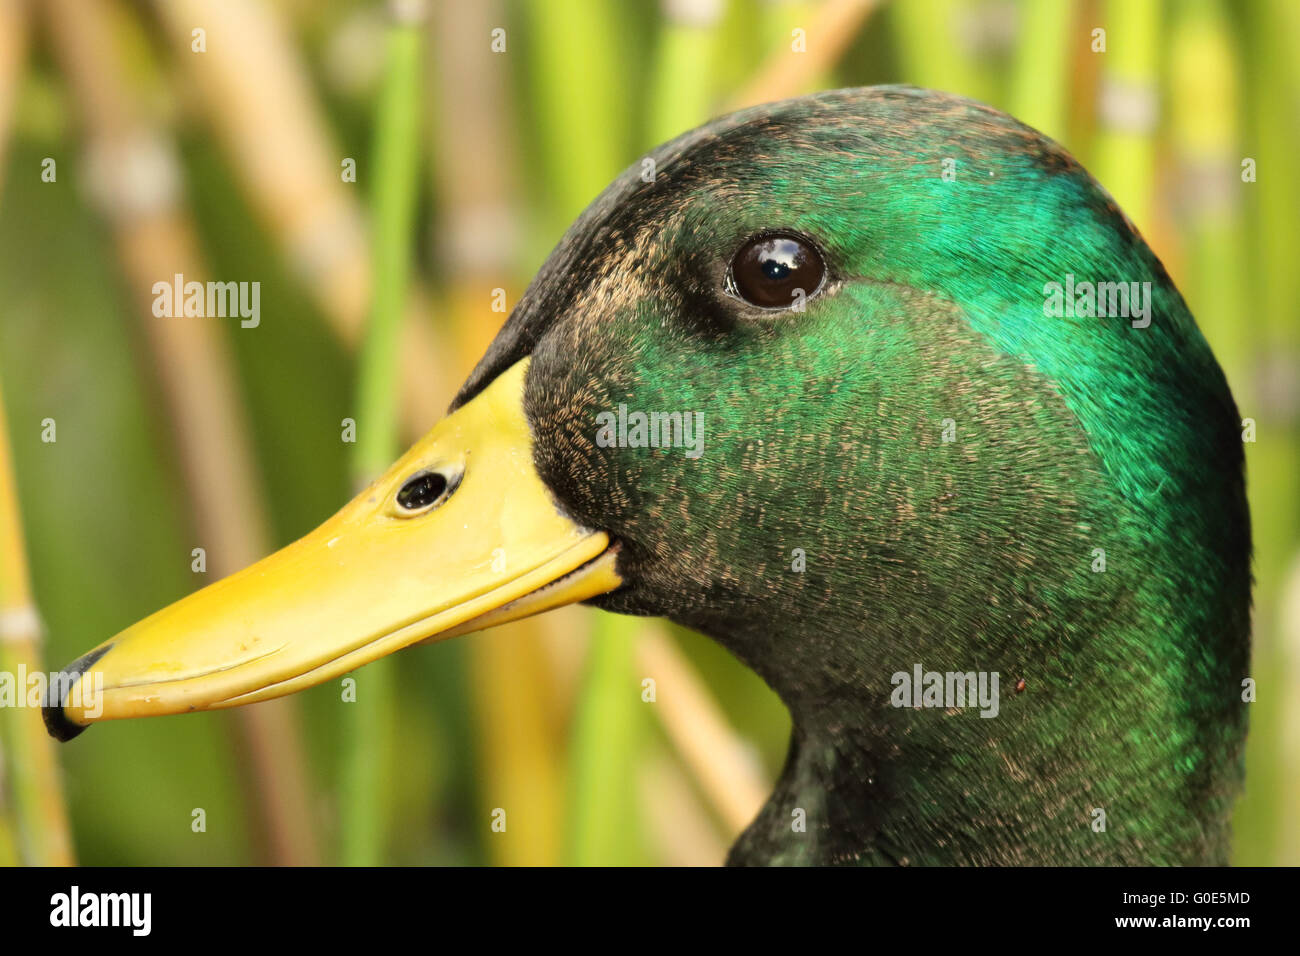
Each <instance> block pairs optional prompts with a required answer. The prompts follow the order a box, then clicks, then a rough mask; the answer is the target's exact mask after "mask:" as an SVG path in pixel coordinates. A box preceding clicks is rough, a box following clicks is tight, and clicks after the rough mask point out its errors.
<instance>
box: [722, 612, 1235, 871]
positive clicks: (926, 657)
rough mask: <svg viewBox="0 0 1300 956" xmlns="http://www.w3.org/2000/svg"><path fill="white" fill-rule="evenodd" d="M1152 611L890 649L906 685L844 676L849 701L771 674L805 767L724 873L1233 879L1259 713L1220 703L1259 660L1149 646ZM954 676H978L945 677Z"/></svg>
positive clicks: (785, 776) (915, 641)
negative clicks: (1067, 869) (1238, 800)
mask: <svg viewBox="0 0 1300 956" xmlns="http://www.w3.org/2000/svg"><path fill="white" fill-rule="evenodd" d="M1141 605H1142V602H1135V601H1126V602H1122V603H1121V604H1120V605H1119V606H1115V605H1110V606H1107V605H1105V604H1092V605H1091V606H1090V607H1089V608H1078V609H1076V617H1075V618H1074V619H1073V621H1071V624H1074V625H1078V626H1077V627H1070V628H1069V629H1068V630H1062V629H1061V626H1060V622H1059V621H1057V622H1055V623H1053V622H1052V621H1050V620H1046V619H1045V620H1044V621H1042V622H1041V623H1039V624H1037V625H1027V626H1025V627H1024V628H1023V629H1022V630H1018V631H1016V632H1011V631H1008V632H1006V633H1001V634H999V633H997V632H989V631H984V632H983V633H982V635H981V640H980V641H978V642H972V641H967V640H962V639H950V640H948V641H938V640H933V639H931V640H926V639H924V638H923V637H922V636H921V635H912V636H911V637H909V638H908V639H907V640H906V641H903V642H893V641H891V642H890V643H891V644H892V645H893V646H900V647H906V648H908V649H909V651H908V652H907V654H904V655H894V654H890V655H889V656H890V658H891V659H892V658H893V657H895V656H898V657H899V660H898V661H897V662H894V661H892V660H891V665H892V664H895V663H896V664H897V665H898V666H897V667H896V669H894V668H893V667H892V666H888V667H881V666H879V665H873V666H871V667H867V666H862V667H854V666H852V665H851V664H850V665H846V666H844V667H843V669H842V671H843V679H842V680H841V681H839V682H838V683H836V684H833V685H822V686H816V685H812V684H800V685H797V686H796V685H792V684H790V683H789V682H787V681H785V680H783V675H780V674H777V673H766V674H764V675H763V676H764V677H765V678H767V679H768V681H769V683H772V684H773V686H774V687H776V689H777V691H778V693H780V694H781V696H782V698H783V699H784V700H785V702H786V704H787V706H788V707H789V709H790V712H791V716H792V719H793V725H794V726H793V731H792V736H791V742H790V749H789V753H788V756H787V758H786V763H785V768H784V770H783V772H782V774H781V776H780V779H779V781H778V783H777V786H776V788H775V791H774V793H773V794H772V797H771V798H770V800H769V801H768V802H767V804H766V805H765V806H764V807H763V808H762V810H761V812H760V813H759V815H758V817H757V818H756V819H755V821H754V822H753V824H752V825H751V826H750V827H749V828H748V829H747V830H746V831H745V833H744V834H743V835H742V837H741V838H740V840H739V841H738V842H737V844H736V845H735V847H734V848H733V850H732V853H731V855H730V857H729V860H728V862H729V863H732V864H741V865H744V864H841V863H851V864H859V865H955V864H982V865H1033V864H1040V865H1041V864H1057V865H1060V864H1106V865H1139V864H1145V865H1151V864H1184V865H1185V864H1200V865H1210V864H1223V863H1226V862H1227V852H1228V846H1229V835H1230V834H1229V826H1228V818H1229V814H1230V811H1231V807H1232V801H1233V798H1234V796H1235V794H1236V791H1237V789H1238V786H1239V783H1240V762H1241V739H1242V730H1243V726H1244V721H1245V708H1244V707H1243V706H1242V705H1241V703H1240V701H1239V700H1237V695H1235V694H1234V693H1230V692H1225V689H1224V688H1225V687H1226V685H1227V684H1229V683H1231V682H1234V681H1230V675H1229V671H1230V670H1232V668H1234V667H1238V666H1242V665H1243V662H1242V661H1241V660H1218V661H1214V660H1207V659H1206V658H1201V659H1200V660H1199V661H1197V662H1192V661H1189V660H1188V659H1187V658H1186V655H1183V654H1180V653H1178V652H1177V647H1178V646H1179V644H1180V643H1181V642H1178V643H1173V644H1169V643H1164V644H1157V643H1155V642H1153V641H1152V640H1151V639H1150V635H1151V634H1152V633H1153V631H1154V630H1156V628H1157V626H1156V624H1155V623H1154V622H1152V621H1150V620H1146V619H1145V618H1143V617H1142V615H1141V612H1140V611H1139V607H1141ZM1201 625H1202V626H1203V627H1205V628H1207V631H1205V632H1203V633H1213V632H1214V631H1213V630H1212V629H1213V628H1219V629H1221V630H1232V629H1234V628H1237V627H1239V626H1240V624H1239V622H1237V623H1235V624H1234V623H1233V622H1230V621H1217V622H1216V621H1209V620H1207V621H1204V622H1201ZM841 638H842V639H843V640H846V641H849V642H851V643H852V644H855V645H856V646H859V647H871V646H873V645H875V646H879V645H878V643H877V642H876V641H873V640H872V639H871V637H870V636H868V635H866V634H859V635H841ZM801 640H802V641H804V642H807V641H809V640H810V638H809V636H808V635H806V634H805V635H801V636H800V637H797V638H793V639H792V643H797V642H799V641H801ZM733 646H735V645H734V644H733ZM945 647H947V648H952V649H955V652H956V653H955V654H954V653H946V652H945V651H944V650H943V649H944V648H945ZM1166 650H1168V653H1167V654H1166V653H1165V652H1166ZM1143 654H1144V655H1145V656H1142V655H1143ZM906 657H911V658H912V660H911V661H910V662H909V663H906V664H905V663H904V658H906ZM958 660H961V661H963V662H969V663H966V664H965V666H966V667H968V668H970V669H969V670H965V669H963V670H954V671H949V670H948V669H947V668H948V667H952V666H954V665H956V662H957V661H958ZM1206 666H1209V667H1210V671H1212V674H1211V676H1210V677H1209V678H1207V676H1206V674H1207V672H1206V671H1202V670H1198V668H1203V667H1206ZM760 672H762V671H761V668H760ZM918 672H919V675H920V676H919V680H918ZM1234 680H1235V679H1234ZM918 684H919V686H918ZM814 688H815V689H814ZM1229 690H1230V688H1229Z"/></svg>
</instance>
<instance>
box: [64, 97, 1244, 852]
mask: <svg viewBox="0 0 1300 956" xmlns="http://www.w3.org/2000/svg"><path fill="white" fill-rule="evenodd" d="M652 158H653V159H654V165H653V167H649V166H648V165H647V164H644V163H643V162H641V161H638V162H637V163H636V164H635V165H634V166H633V167H632V168H631V169H629V170H628V171H627V172H625V173H624V174H623V175H621V176H620V177H619V178H618V179H617V180H615V181H614V183H613V184H612V185H611V186H609V188H607V189H606V190H605V191H604V193H602V194H601V195H600V196H599V197H598V198H597V199H596V201H595V202H594V203H593V204H592V205H591V207H590V208H588V209H587V210H586V211H585V212H584V213H583V214H582V216H581V217H580V218H579V219H578V220H577V222H575V223H574V224H573V226H572V227H571V228H570V229H569V231H568V232H567V234H566V235H565V236H564V237H563V239H562V241H561V242H560V244H559V246H558V247H557V248H556V249H555V251H554V253H553V254H552V255H551V256H550V258H549V259H548V260H547V262H546V263H545V264H544V265H543V267H542V269H541V271H540V272H539V273H538V275H537V276H536V278H535V279H534V280H533V282H532V284H531V285H530V286H529V287H528V290H527V292H526V294H525V296H524V297H523V299H522V300H521V302H520V303H519V305H518V307H517V308H516V309H515V310H514V312H513V314H512V315H511V316H510V318H509V320H508V321H507V322H506V324H505V326H504V327H503V328H502V330H501V332H500V334H499V335H498V336H497V338H496V340H495V341H494V342H493V343H492V345H491V347H490V348H489V349H488V351H487V354H486V355H485V356H484V357H483V359H482V361H481V362H479V364H478V366H477V367H476V368H475V369H474V371H473V373H472V374H471V375H470V376H469V379H468V381H466V382H465V384H464V386H463V388H462V389H461V390H460V393H459V394H458V396H457V397H456V399H455V401H454V403H453V405H452V408H451V411H450V413H449V415H448V416H447V417H446V418H445V419H444V420H443V421H442V422H441V423H439V424H437V425H436V426H435V427H434V428H433V430H432V431H431V432H430V433H429V434H428V435H427V436H426V437H425V438H424V439H423V440H421V441H420V442H419V443H418V444H416V445H415V446H414V447H413V448H412V449H411V450H410V451H409V452H407V453H406V454H405V455H404V456H403V457H402V458H401V459H400V460H399V461H398V462H397V463H396V464H395V465H393V467H392V468H391V470H389V471H388V472H387V473H386V474H385V475H384V476H383V477H382V478H380V479H379V480H378V481H376V482H375V483H374V484H373V485H371V486H370V487H369V488H368V489H366V490H365V491H364V492H362V493H361V494H360V495H359V496H358V497H357V498H356V499H355V500H353V501H352V502H351V503H350V504H348V505H347V506H345V507H344V508H343V510H342V511H340V512H339V513H338V514H337V515H335V516H334V517H333V518H331V519H329V520H328V521H326V522H325V524H323V525H322V526H321V527H320V528H319V529H317V530H316V531H314V532H312V533H311V534H309V535H307V536H306V537H304V538H303V539H302V540H300V541H298V542H296V543H294V544H292V545H290V546H288V547H287V548H285V549H284V550H282V551H280V552H278V553H276V554H274V555H272V556H270V557H268V558H266V559H264V560H263V561H261V562H259V563H258V564H255V565H253V566H252V567H250V568H248V569H247V570H245V571H243V572H241V573H239V574H236V575H233V576H231V577H229V578H227V579H225V580H222V581H219V582H217V583H215V584H213V585H211V586H210V587H207V588H205V589H203V590H202V591H199V592H197V593H196V594H194V595H192V596H190V597H187V598H185V599H184V600H181V601H179V602H178V603H176V604H174V605H172V606H170V607H168V608H166V609H164V610H162V611H159V612H158V613H156V614H154V615H152V616H151V617H149V618H147V619H145V620H144V621H141V622H140V623H138V624H136V625H134V626H133V627H130V628H128V629H127V630H125V631H123V632H122V633H121V634H119V635H117V636H116V637H114V638H112V639H111V640H109V641H107V642H106V643H104V644H102V645H100V646H99V647H97V648H96V649H95V650H93V651H91V652H90V653H89V654H87V655H85V656H83V657H82V658H80V659H79V660H78V661H76V662H74V663H73V664H72V665H71V666H70V667H69V668H67V671H66V674H67V675H69V678H70V679H69V680H67V681H66V682H64V686H63V687H62V688H61V689H60V693H59V696H58V698H57V700H56V701H55V702H54V703H53V704H51V706H49V707H47V709H46V716H47V723H48V726H49V728H50V730H51V732H52V733H53V734H54V735H55V736H58V737H60V738H65V739H66V738H69V737H71V736H73V735H74V734H76V733H78V732H79V731H81V730H82V729H83V728H84V727H85V726H86V725H87V724H89V723H91V722H93V721H95V720H107V719H114V718H121V717H133V716H141V715H152V714H175V713H181V712H185V711H193V710H203V709H209V708H217V707H230V706H234V705H238V704H244V703H250V702H253V701H259V700H265V699H267V698H270V697H276V696H279V695H282V694H287V693H290V692H292V691H295V690H298V689H301V688H304V687H308V686H311V685H313V684H318V683H320V682H321V681H325V680H328V679H331V678H334V677H337V676H339V675H341V674H343V673H345V672H347V671H350V670H352V669H354V668H356V667H358V666H360V665H362V664H365V663H367V662H369V661H372V660H374V659H376V658H378V657H380V656H383V655H386V654H389V653H391V652H392V651H396V650H398V649H400V648H404V647H407V646H409V645H412V644H415V643H418V642H421V641H425V640H430V639H441V638H443V637H449V636H451V635H455V634H463V633H466V632H469V631H473V630H477V629H479V628H483V627H487V626H490V625H493V624H497V623H501V622H504V621H508V620H512V619H515V618H519V617H523V616H525V615H529V614H534V613H537V612H539V611H544V610H547V609H548V608H552V607H555V606H558V605H561V604H566V603H570V602H574V601H586V602H589V603H591V604H594V605H596V606H597V607H601V608H604V609H606V610H609V611H616V612H620V613H624V614H639V615H657V616H662V617H666V618H668V619H670V620H672V621H674V622H676V623H678V624H680V625H683V626H685V627H688V628H693V629H696V630H698V631H700V632H703V633H704V634H706V635H709V636H711V637H712V638H714V639H715V640H717V641H719V642H720V643H721V644H723V645H725V646H726V647H727V648H729V649H730V650H731V651H732V652H733V653H734V654H735V655H736V656H737V657H738V658H739V659H740V660H741V661H743V662H744V663H745V664H747V665H748V666H749V667H751V668H753V669H754V670H755V671H756V672H757V673H758V674H759V675H760V676H761V677H762V678H763V679H764V680H765V681H766V682H767V683H768V684H770V685H771V686H772V687H773V688H774V689H775V690H776V692H777V693H778V694H779V695H780V697H781V698H782V700H783V701H784V702H785V704H786V705H787V707H788V708H789V711H790V714H791V716H792V719H793V733H792V740H791V743H790V749H789V755H788V758H787V760H786V763H785V769H784V771H783V772H782V774H781V776H780V779H779V782H778V783H777V785H776V788H775V792H774V793H773V794H772V796H771V798H770V799H769V800H768V802H767V804H766V805H765V806H764V807H763V808H762V810H761V812H760V813H759V814H758V816H757V818H756V819H755V820H754V821H753V823H752V824H751V825H750V826H749V828H748V829H747V830H746V831H745V832H744V833H743V835H742V836H741V837H740V839H739V841H738V842H737V843H736V845H735V846H734V847H733V849H732V850H731V853H730V857H729V862H731V863H738V864H760V863H762V864H765V863H795V864H801V863H809V864H811V863H863V864H954V863H960V864H1075V863H1092V864H1206V863H1223V862H1225V861H1226V860H1227V857H1228V851H1229V814H1230V811H1231V809H1232V804H1233V800H1234V797H1235V795H1236V794H1237V792H1238V790H1239V789H1240V786H1241V780H1242V751H1243V741H1244V737H1245V730H1246V707H1245V705H1244V704H1243V702H1242V694H1241V685H1242V682H1243V680H1244V679H1245V678H1246V677H1247V676H1248V660H1249V647H1248V645H1249V612H1250V582H1251V578H1250V568H1249V564H1250V538H1249V527H1248V515H1247V504H1246V498H1245V493H1244V487H1243V478H1242V470H1243V463H1242V462H1243V455H1242V446H1241V440H1240V436H1239V431H1238V430H1239V428H1240V427H1241V422H1240V419H1239V418H1238V413H1237V410H1236V407H1235V405H1234V403H1233V399H1232V396H1231V394H1230V393H1229V390H1228V386H1227V384H1226V382H1225V379H1224V376H1223V374H1222V372H1221V371H1220V369H1219V366H1218V365H1217V363H1216V362H1215V359H1214V356H1213V355H1212V354H1211V351H1210V349H1209V347H1208V346H1207V344H1206V342H1205V340H1204V339H1203V338H1202V336H1201V333H1200V332H1199V330H1198V329H1197V327H1196V325H1195V322H1194V320H1193V318H1192V316H1191V314H1190V313H1189V311H1188V309H1187V306H1186V304H1185V303H1184V302H1183V299H1182V297H1181V296H1180V295H1179V293H1178V291H1177V289H1176V288H1175V287H1174V284H1173V283H1172V281H1171V280H1170V278H1169V276H1168V274H1167V273H1166V271H1165V269H1164V268H1163V266H1162V265H1161V263H1160V262H1159V260H1158V259H1157V258H1156V256H1155V255H1154V254H1153V253H1152V251H1151V249H1150V248H1148V246H1147V245H1146V243H1145V242H1144V241H1143V240H1142V238H1141V237H1140V236H1139V235H1138V232H1137V231H1136V229H1134V227H1133V226H1132V224H1131V223H1130V222H1129V221H1128V220H1127V219H1126V218H1125V216H1124V214H1123V213H1122V212H1121V211H1120V209H1119V208H1118V207H1117V206H1116V204H1115V202H1114V201H1113V200H1112V199H1111V198H1110V196H1109V195H1107V193H1106V192H1105V191H1104V190H1103V189H1102V188H1101V187H1100V186H1099V185H1098V184H1097V183H1096V182H1095V181H1094V180H1093V179H1092V178H1091V177H1090V176H1089V175H1088V174H1087V172H1085V171H1084V169H1083V168H1082V167H1081V166H1080V165H1079V163H1078V162H1076V161H1075V160H1074V159H1073V158H1072V157H1071V156H1070V155H1069V154H1068V153H1067V152H1066V151H1065V150H1064V149H1062V148H1061V147H1060V146H1058V145H1057V144H1055V143H1053V142H1052V141H1050V140H1048V139H1047V138H1045V137H1043V136H1042V135H1040V134H1039V133H1037V132H1035V131H1034V130H1032V129H1030V128H1028V127H1026V126H1024V125H1022V124H1021V123H1019V122H1017V121H1016V120H1014V119H1012V118H1011V117H1009V116H1007V115H1005V114H1003V113H1000V112H998V111H996V110H994V109H991V108H989V107H987V106H983V105H981V104H978V103H974V102H971V101H969V100H965V99H961V98H958V97H956V96H952V95H947V94H942V93H935V92H931V91H926V90H919V89H912V88H904V87H878V88H868V89H853V90H843V91H836V92H828V93H822V94H819V95H815V96H809V97H804V98H800V99H793V100H788V101H785V102H781V103H777V104H774V105H767V106H762V107H758V108H755V109H749V110H744V111H742V112H739V113H735V114H732V115H730V116H726V117H724V118H722V119H718V120H716V121H714V122H712V123H710V124H708V125H706V126H703V127H701V128H700V129H697V130H695V131H693V132H690V133H687V134H685V135H683V136H681V137H679V138H678V139H675V140H673V141H672V142H670V143H668V144H666V145H664V146H662V147H661V148H659V149H658V150H657V151H656V152H654V153H653V154H652ZM647 168H653V169H654V171H655V174H654V175H653V176H645V175H644V171H645V170H646V169H647ZM1122 293H1127V294H1122ZM1121 299H1123V300H1124V301H1121ZM953 675H956V679H955V680H954V677H953ZM92 677H93V682H92V680H91V679H92ZM94 687H102V693H100V694H99V695H98V697H97V698H96V699H94V700H91V698H95V695H94V694H93V693H91V692H90V691H91V690H92V689H93V688H94ZM82 690H85V691H86V693H79V691H82ZM963 690H964V691H965V694H964V695H963V694H962V691H963ZM87 701H90V703H87Z"/></svg>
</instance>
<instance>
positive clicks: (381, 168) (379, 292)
mask: <svg viewBox="0 0 1300 956" xmlns="http://www.w3.org/2000/svg"><path fill="white" fill-rule="evenodd" d="M422 31H423V28H422V27H421V26H420V25H419V24H416V23H398V24H395V25H394V26H393V27H392V28H391V29H390V33H389V37H388V49H387V54H386V57H387V66H386V73H385V77H384V84H383V88H382V90H381V91H380V97H379V105H378V115H377V118H376V126H375V140H374V150H373V158H372V163H373V170H374V171H373V174H372V177H371V183H372V192H371V201H372V228H373V230H374V233H373V237H372V255H373V263H374V268H373V283H374V284H373V287H372V291H371V306H370V317H369V323H368V325H367V328H366V336H365V341H364V342H363V343H362V348H361V360H360V373H359V378H358V385H357V419H356V420H357V447H356V449H355V457H354V459H353V479H354V483H355V484H356V485H357V487H358V488H359V487H362V486H364V485H365V484H367V483H368V482H370V481H372V480H374V479H375V478H376V477H377V476H378V475H380V474H381V473H382V472H383V470H384V469H385V468H386V467H387V466H388V464H389V463H390V462H391V461H392V459H393V458H394V457H395V455H396V453H397V451H398V438H399V412H398V399H399V396H398V388H397V380H398V357H399V356H398V344H399V338H400V331H401V320H402V316H403V314H404V311H405V305H406V298H407V289H408V286H409V284H410V271H411V241H412V231H413V228H414V223H415V210H416V202H417V199H418V164H419V143H420V123H419V117H420V67H421V56H422V48H423V32H422ZM363 176H364V172H363V173H362V176H359V177H358V178H362V177H363ZM352 676H353V677H354V678H355V679H356V682H357V686H356V701H355V702H354V703H350V704H348V705H347V707H348V711H347V718H348V719H347V720H346V721H345V722H344V727H345V733H344V745H343V746H344V760H343V781H342V791H341V795H340V800H341V806H340V827H341V850H340V858H341V861H342V862H343V864H344V865H348V866H373V865H375V864H378V863H380V862H382V858H383V853H384V849H385V846H386V843H387V836H388V834H387V833H386V826H385V825H386V822H387V819H388V817H389V813H388V805H387V804H388V801H387V799H386V795H387V793H388V792H389V786H390V784H389V778H390V777H391V775H392V771H393V767H392V762H393V754H394V741H393V727H394V723H395V721H394V719H393V691H394V684H395V676H394V664H393V662H392V660H391V659H388V658H385V659H382V660H378V661H375V662H374V663H372V664H370V665H369V666H368V667H366V668H365V669H364V670H363V671H360V672H358V673H356V674H354V675H352Z"/></svg>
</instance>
